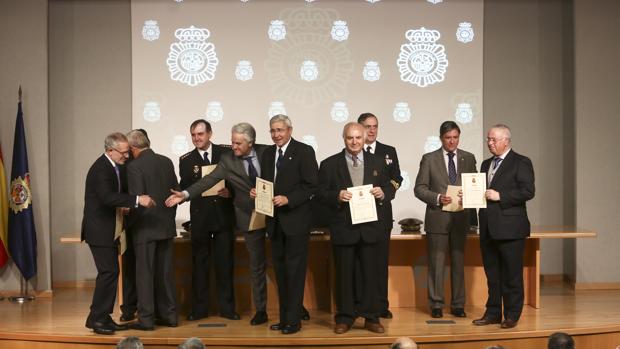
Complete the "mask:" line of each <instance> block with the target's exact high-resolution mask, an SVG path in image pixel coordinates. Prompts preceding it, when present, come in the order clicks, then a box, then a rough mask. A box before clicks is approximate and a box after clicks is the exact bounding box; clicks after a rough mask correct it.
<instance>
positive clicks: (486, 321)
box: [471, 316, 502, 326]
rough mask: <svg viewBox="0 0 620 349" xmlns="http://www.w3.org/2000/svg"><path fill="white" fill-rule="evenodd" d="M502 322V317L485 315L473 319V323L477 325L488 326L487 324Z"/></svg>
mask: <svg viewBox="0 0 620 349" xmlns="http://www.w3.org/2000/svg"><path fill="white" fill-rule="evenodd" d="M501 322H502V320H500V319H495V318H492V317H487V316H483V317H481V318H480V319H476V320H474V321H472V322H471V323H472V324H474V325H476V326H486V325H493V324H499V323H501Z"/></svg>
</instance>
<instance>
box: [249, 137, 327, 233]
mask: <svg viewBox="0 0 620 349" xmlns="http://www.w3.org/2000/svg"><path fill="white" fill-rule="evenodd" d="M276 148H277V146H276V145H275V144H274V145H271V146H269V147H268V148H267V149H265V152H264V154H263V160H262V162H261V176H260V177H261V178H263V179H265V180H268V181H271V182H273V178H274V173H275V161H276V151H277V150H276ZM317 177H318V165H317V163H316V157H315V155H314V149H313V148H312V147H311V146H309V145H306V144H304V143H301V142H298V141H296V140H295V139H293V138H291V140H290V143H289V145H288V147H287V148H286V152H285V153H284V159H283V161H282V165H281V166H280V169H278V174H277V177H276V180H275V183H274V188H273V195H274V196H278V195H284V196H286V197H287V198H288V205H286V206H283V207H276V209H275V212H274V217H273V218H272V217H267V220H266V225H267V228H266V230H267V234H268V235H269V236H273V235H272V234H273V233H274V231H275V228H276V218H277V219H279V220H280V226H281V227H282V229H283V230H284V234H286V235H301V234H309V233H310V228H311V224H312V210H311V206H310V200H312V198H313V196H314V194H315V192H316V190H317V185H318V183H317V182H318V178H317Z"/></svg>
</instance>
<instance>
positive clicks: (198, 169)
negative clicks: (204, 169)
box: [194, 165, 200, 174]
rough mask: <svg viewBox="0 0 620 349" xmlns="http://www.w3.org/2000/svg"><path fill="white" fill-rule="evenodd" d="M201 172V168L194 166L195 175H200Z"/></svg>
mask: <svg viewBox="0 0 620 349" xmlns="http://www.w3.org/2000/svg"><path fill="white" fill-rule="evenodd" d="M199 172H200V166H198V165H194V173H195V174H198V173H199Z"/></svg>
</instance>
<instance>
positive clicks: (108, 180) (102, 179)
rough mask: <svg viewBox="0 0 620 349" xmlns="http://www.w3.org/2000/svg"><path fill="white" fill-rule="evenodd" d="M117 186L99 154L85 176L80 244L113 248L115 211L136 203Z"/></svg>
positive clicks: (106, 162)
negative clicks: (82, 242)
mask: <svg viewBox="0 0 620 349" xmlns="http://www.w3.org/2000/svg"><path fill="white" fill-rule="evenodd" d="M119 185H120V184H119V179H118V178H117V177H116V171H115V170H114V166H113V165H112V163H111V162H110V160H108V158H107V157H106V156H105V155H101V156H100V157H99V158H98V159H97V160H96V161H95V162H94V163H93V164H92V166H91V167H90V169H89V170H88V174H87V175H86V189H85V190H84V215H83V218H82V232H81V238H82V241H86V243H88V244H89V245H93V246H106V247H113V246H115V245H114V230H115V228H116V208H117V207H134V205H135V204H136V196H134V195H129V194H127V193H124V192H119V190H118V188H119ZM121 191H122V188H121Z"/></svg>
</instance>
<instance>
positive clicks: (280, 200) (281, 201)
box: [273, 195, 288, 207]
mask: <svg viewBox="0 0 620 349" xmlns="http://www.w3.org/2000/svg"><path fill="white" fill-rule="evenodd" d="M273 205H274V206H276V207H282V206H286V205H288V198H287V197H286V196H284V195H278V196H276V197H274V198H273Z"/></svg>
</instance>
